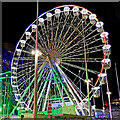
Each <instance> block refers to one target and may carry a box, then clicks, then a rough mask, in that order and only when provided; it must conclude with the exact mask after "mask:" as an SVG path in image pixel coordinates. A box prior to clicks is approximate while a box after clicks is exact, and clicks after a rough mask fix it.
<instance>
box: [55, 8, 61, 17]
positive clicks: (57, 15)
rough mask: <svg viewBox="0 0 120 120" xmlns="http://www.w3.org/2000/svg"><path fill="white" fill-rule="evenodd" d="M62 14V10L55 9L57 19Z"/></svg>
mask: <svg viewBox="0 0 120 120" xmlns="http://www.w3.org/2000/svg"><path fill="white" fill-rule="evenodd" d="M60 13H61V10H60V9H55V16H56V17H59V16H60Z"/></svg>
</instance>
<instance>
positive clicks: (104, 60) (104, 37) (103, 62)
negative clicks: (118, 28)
mask: <svg viewBox="0 0 120 120" xmlns="http://www.w3.org/2000/svg"><path fill="white" fill-rule="evenodd" d="M75 6H76V7H79V8H81V9H85V10H87V9H86V8H84V7H80V6H77V5H62V6H58V7H55V8H53V9H51V10H49V11H47V12H45V13H43V14H41V15H40V16H39V17H38V18H42V17H43V16H44V15H45V14H47V13H49V12H50V11H52V10H55V9H58V8H62V7H75ZM87 11H88V12H89V13H90V14H93V13H92V12H90V11H89V10H87ZM96 20H97V21H98V19H97V18H96ZM35 21H36V20H35ZM35 21H34V22H33V23H35ZM33 23H32V24H30V26H28V27H27V29H26V30H25V33H27V30H28V29H29V28H30V27H31V26H32V25H34V24H33ZM98 26H99V25H98ZM25 33H24V34H25ZM24 34H23V35H24ZM27 34H28V35H29V33H27ZM105 35H106V34H105V33H104V31H103V34H102V36H103V39H104V46H105V47H104V49H105V52H104V59H103V61H102V67H101V70H100V74H99V75H98V78H97V80H96V83H95V85H94V87H95V86H96V85H97V83H98V81H99V78H100V77H101V74H102V72H103V69H104V64H105V62H106V61H107V62H108V61H109V60H106V45H107V43H106V36H105ZM22 37H23V36H22ZM22 37H21V38H22ZM20 40H21V39H20ZM26 41H27V40H26ZM21 42H23V43H24V41H22V40H21ZM18 44H19V42H18ZM18 44H17V46H18ZM17 46H16V50H17V51H20V52H21V50H19V49H17ZM92 91H93V89H92V90H91V91H90V93H91V92H92ZM90 93H89V94H90ZM84 99H86V98H84Z"/></svg>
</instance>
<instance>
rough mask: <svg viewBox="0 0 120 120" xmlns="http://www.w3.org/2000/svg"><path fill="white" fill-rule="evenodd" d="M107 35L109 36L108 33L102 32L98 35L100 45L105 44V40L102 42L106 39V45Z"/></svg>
mask: <svg viewBox="0 0 120 120" xmlns="http://www.w3.org/2000/svg"><path fill="white" fill-rule="evenodd" d="M108 35H109V33H108V32H102V33H101V34H100V37H101V39H102V43H105V40H104V39H106V43H108Z"/></svg>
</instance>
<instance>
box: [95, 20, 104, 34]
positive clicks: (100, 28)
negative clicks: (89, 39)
mask: <svg viewBox="0 0 120 120" xmlns="http://www.w3.org/2000/svg"><path fill="white" fill-rule="evenodd" d="M103 25H104V23H103V22H101V21H100V22H97V23H96V28H97V31H98V32H100V33H101V32H103V30H104V29H103Z"/></svg>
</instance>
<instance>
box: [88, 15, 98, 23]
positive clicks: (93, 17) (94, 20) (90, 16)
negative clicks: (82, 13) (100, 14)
mask: <svg viewBox="0 0 120 120" xmlns="http://www.w3.org/2000/svg"><path fill="white" fill-rule="evenodd" d="M89 19H90V23H91V24H95V23H96V22H97V18H96V14H90V15H89Z"/></svg>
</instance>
